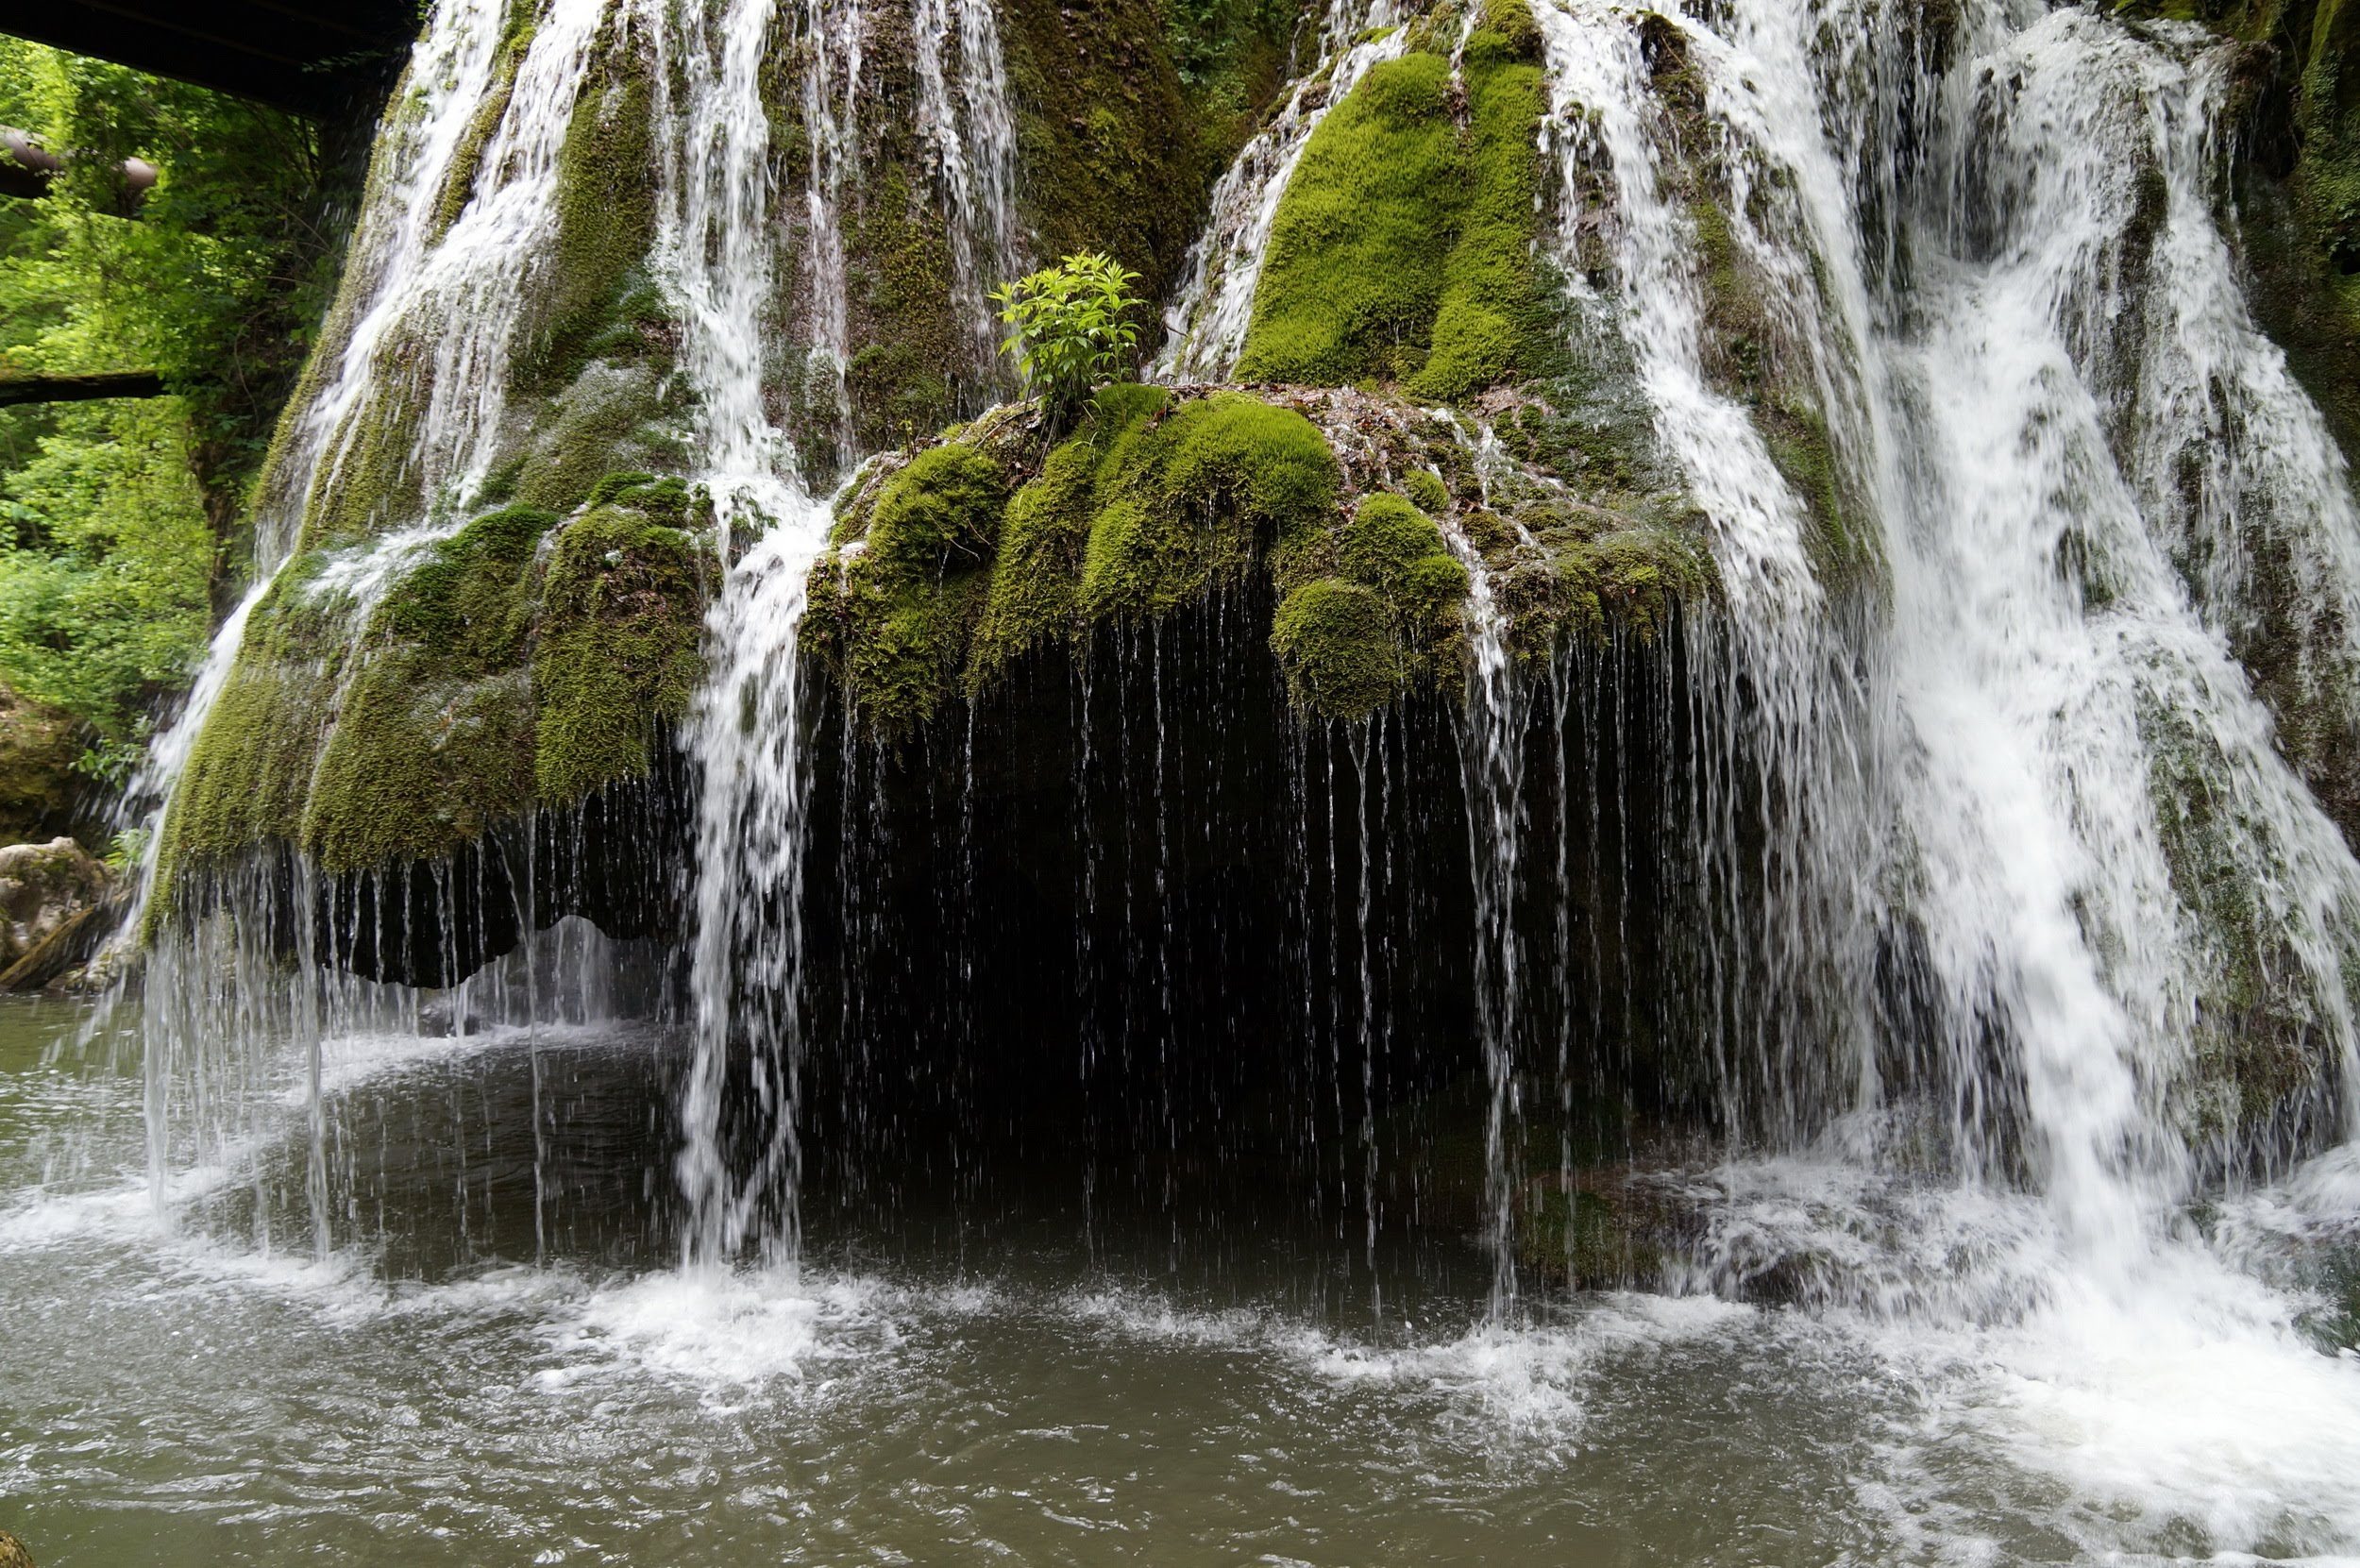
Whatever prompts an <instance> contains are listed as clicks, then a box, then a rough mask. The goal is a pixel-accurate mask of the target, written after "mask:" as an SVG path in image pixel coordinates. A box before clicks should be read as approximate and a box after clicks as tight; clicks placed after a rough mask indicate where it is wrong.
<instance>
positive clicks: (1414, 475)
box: [1401, 468, 1450, 514]
mask: <svg viewBox="0 0 2360 1568" xmlns="http://www.w3.org/2000/svg"><path fill="white" fill-rule="evenodd" d="M1401 492H1402V494H1403V495H1405V496H1407V497H1409V499H1410V501H1411V503H1412V504H1414V505H1415V506H1416V507H1417V508H1418V509H1419V510H1420V511H1421V512H1425V513H1429V514H1441V513H1443V512H1447V511H1449V510H1450V491H1449V490H1448V489H1446V488H1445V487H1444V486H1443V484H1442V481H1441V479H1439V478H1437V477H1436V476H1435V475H1433V474H1430V473H1428V472H1426V470H1424V469H1423V468H1412V469H1411V470H1409V472H1408V473H1407V474H1404V475H1403V476H1402V480H1401Z"/></svg>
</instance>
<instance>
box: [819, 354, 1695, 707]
mask: <svg viewBox="0 0 2360 1568" xmlns="http://www.w3.org/2000/svg"><path fill="white" fill-rule="evenodd" d="M1470 450H1471V447H1469V445H1468V444H1467V440H1466V438H1465V437H1464V436H1463V435H1461V434H1460V433H1458V430H1457V428H1456V427H1455V426H1451V425H1448V424H1443V423H1441V422H1438V421H1437V420H1435V419H1434V418H1433V417H1432V416H1431V415H1429V414H1426V413H1424V412H1422V411H1420V410H1417V409H1416V408H1414V407H1413V406H1411V405H1408V404H1406V403H1403V402H1401V401H1399V400H1398V399H1387V398H1384V397H1381V396H1374V395H1371V394H1366V393H1361V392H1357V391H1353V390H1349V389H1343V390H1336V391H1321V390H1315V389H1292V390H1286V391H1278V390H1268V391H1265V392H1263V393H1261V394H1258V395H1249V394H1246V393H1243V392H1239V391H1215V392H1211V393H1205V394H1179V393H1174V392H1172V391H1169V390H1166V389H1163V388H1157V387H1146V386H1130V385H1124V386H1114V387H1109V388H1106V389H1105V390H1104V391H1103V392H1101V393H1100V394H1099V395H1098V397H1097V399H1096V400H1095V403H1094V406H1093V409H1092V412H1091V414H1090V416H1089V417H1088V418H1087V419H1086V420H1085V421H1084V423H1083V425H1082V427H1081V429H1080V430H1078V431H1077V432H1076V433H1075V434H1074V435H1072V436H1071V437H1070V439H1067V440H1066V441H1064V442H1062V443H1059V444H1057V445H1054V446H1052V447H1048V448H1047V449H1046V450H1045V451H1044V450H1042V448H1041V446H1040V434H1039V426H1038V421H1037V415H1036V414H1035V413H1033V412H1032V411H1030V410H1028V409H1024V408H1017V409H1010V410H1003V411H1000V412H998V413H994V414H992V415H989V416H986V418H985V419H982V420H979V421H977V422H976V423H975V424H974V425H972V426H969V427H968V428H967V429H965V430H961V431H958V432H955V435H954V437H953V438H952V439H951V440H948V441H946V442H945V443H943V444H942V445H939V446H936V447H930V448H928V449H927V450H925V451H923V452H921V453H919V454H918V455H916V456H915V457H909V456H904V455H902V454H892V455H889V456H887V457H886V458H885V459H882V460H879V461H878V462H877V463H875V464H872V465H871V466H870V469H869V470H868V473H867V474H866V475H864V476H863V477H862V479H861V480H860V481H858V482H857V483H855V484H854V485H853V486H852V488H851V491H850V492H849V494H848V496H847V497H846V498H845V500H844V501H843V502H842V503H841V507H840V512H839V520H838V523H837V528H836V532H835V538H834V548H833V549H832V550H831V551H830V552H829V554H828V555H827V556H825V557H824V558H823V559H822V560H821V561H820V563H819V564H818V566H817V567H816V568H815V569H814V574H813V581H812V589H811V593H812V600H811V610H810V613H809V615H808V616H807V617H806V619H805V622H804V637H805V640H806V646H808V647H810V648H811V649H814V650H816V651H817V652H818V653H819V654H820V655H821V656H822V657H823V658H824V659H825V660H826V661H827V664H828V666H829V667H830V668H831V669H832V670H833V671H834V675H835V678H836V679H837V680H838V682H839V683H841V685H842V687H843V689H844V691H845V693H846V695H847V696H848V697H849V698H850V699H851V701H852V703H853V705H854V707H855V709H856V711H857V712H858V713H859V714H860V715H861V717H862V718H863V720H864V722H866V723H868V724H869V725H870V726H872V727H873V728H875V729H876V730H878V731H881V732H883V733H888V734H902V733H908V732H909V731H910V730H911V729H913V728H914V727H916V726H918V725H921V724H923V723H925V722H926V721H927V720H928V719H930V718H932V717H936V715H937V714H938V713H939V712H940V711H941V710H942V707H943V705H944V704H945V703H946V702H947V701H948V700H950V699H951V698H952V697H953V696H954V695H956V694H958V693H959V692H961V691H962V690H964V691H965V692H966V693H968V694H969V695H974V694H976V693H979V692H980V691H982V690H983V688H985V687H986V685H988V684H989V683H992V682H993V681H994V680H996V679H998V678H999V677H1000V676H1001V674H1002V673H1003V671H1005V670H1006V669H1007V668H1008V667H1009V666H1011V664H1013V663H1014V662H1015V661H1016V659H1017V658H1018V657H1019V656H1020V655H1022V654H1024V653H1026V652H1028V651H1031V650H1034V649H1038V648H1040V647H1042V646H1044V645H1059V644H1062V645H1066V646H1069V647H1078V646H1079V645H1080V643H1081V642H1082V640H1083V639H1084V638H1085V637H1086V636H1087V633H1088V632H1089V631H1090V629H1091V628H1092V627H1094V626H1097V625H1101V624H1104V623H1108V622H1118V623H1139V622H1146V621H1151V620H1155V619H1157V618H1160V617H1162V616H1166V615H1172V614H1173V613H1174V612H1177V611H1179V610H1182V609H1185V608H1187V607H1188V606H1191V605H1195V604H1198V603H1202V602H1204V601H1205V600H1206V599H1209V598H1211V597H1212V596H1214V595H1216V594H1218V593H1220V592H1222V591H1223V590H1224V589H1225V588H1228V587H1231V586H1237V585H1243V584H1248V583H1252V582H1262V583H1264V584H1266V585H1267V588H1268V591H1269V594H1270V599H1269V600H1268V602H1270V603H1271V604H1272V605H1273V607H1274V608H1273V615H1272V621H1271V627H1270V636H1271V646H1272V648H1273V651H1274V652H1275V653H1276V655H1277V657H1278V663H1279V667H1280V669H1281V670H1282V671H1283V672H1284V674H1285V676H1286V678H1287V682H1288V687H1289V693H1290V697H1291V698H1292V700H1293V702H1294V704H1295V706H1296V707H1297V709H1298V710H1299V711H1301V712H1303V713H1305V714H1306V715H1310V716H1315V717H1328V718H1343V719H1358V718H1362V717H1366V716H1367V715H1368V714H1369V713H1371V712H1372V711H1374V709H1376V708H1377V707H1380V706H1382V705H1383V704H1384V703H1386V702H1388V701H1390V700H1392V699H1393V698H1394V697H1395V696H1397V695H1398V694H1400V693H1402V692H1403V691H1405V690H1409V689H1414V688H1417V687H1421V686H1425V685H1429V684H1431V683H1434V682H1435V681H1437V680H1438V679H1441V678H1444V677H1447V676H1451V675H1454V674H1455V672H1456V671H1457V670H1458V667H1459V660H1460V659H1461V658H1462V656H1463V649H1464V646H1465V640H1466V629H1465V624H1464V609H1463V606H1464V604H1465V601H1466V599H1467V595H1468V590H1469V583H1470V574H1469V567H1468V565H1467V564H1466V562H1465V560H1462V555H1465V556H1468V557H1470V558H1473V559H1478V560H1480V561H1482V562H1483V563H1484V569H1485V570H1486V571H1487V572H1489V573H1490V574H1491V577H1492V588H1493V598H1494V599H1495V600H1496V601H1497V602H1498V603H1499V604H1500V605H1501V607H1502V609H1503V612H1504V613H1505V614H1507V615H1509V619H1510V621H1511V623H1512V624H1511V631H1512V635H1513V638H1514V640H1515V646H1517V648H1518V649H1520V650H1521V651H1524V652H1526V653H1530V654H1536V655H1537V654H1540V653H1542V652H1545V651H1546V650H1548V649H1553V648H1554V647H1555V646H1556V645H1557V643H1558V641H1559V639H1560V638H1562V637H1565V636H1570V635H1599V634H1603V633H1605V632H1608V631H1609V630H1610V629H1611V630H1615V631H1620V632H1627V633H1630V634H1634V635H1637V636H1639V637H1642V638H1650V637H1653V636H1655V635H1657V634H1658V633H1660V632H1661V631H1663V630H1664V629H1665V628H1666V627H1667V626H1668V625H1669V624H1670V623H1671V622H1672V620H1673V619H1674V617H1675V616H1676V615H1677V614H1678V613H1679V611H1680V607H1681V606H1682V605H1683V604H1684V603H1692V602H1699V601H1702V600H1704V599H1709V598H1710V597H1711V594H1712V592H1713V578H1712V572H1711V565H1710V560H1709V557H1707V556H1706V554H1705V553H1704V551H1703V549H1702V548H1701V545H1700V544H1699V542H1698V539H1697V537H1696V535H1695V533H1694V528H1693V526H1692V525H1691V524H1690V523H1689V522H1688V520H1686V519H1683V518H1680V517H1678V516H1676V515H1668V514H1667V515H1658V514H1654V513H1642V514H1627V513H1621V512H1616V511H1612V510H1610V509H1608V508H1605V507H1602V506H1595V505H1590V506H1584V505H1582V504H1580V503H1579V502H1577V501H1576V500H1574V499H1572V498H1571V497H1572V496H1573V494H1574V493H1573V492H1571V491H1569V490H1568V488H1567V487H1566V486H1565V485H1564V484H1563V483H1562V482H1561V481H1558V480H1557V479H1556V478H1555V476H1553V475H1551V474H1549V473H1547V472H1546V471H1544V470H1531V469H1526V468H1525V467H1522V466H1520V465H1517V464H1514V463H1513V461H1512V460H1504V459H1503V460H1497V461H1498V462H1499V463H1500V464H1502V466H1500V467H1499V469H1498V471H1497V472H1494V473H1492V474H1491V475H1490V476H1489V480H1488V485H1489V489H1490V491H1491V493H1492V496H1493V497H1494V498H1496V499H1497V501H1498V502H1499V504H1500V505H1502V506H1504V507H1506V508H1508V513H1507V514H1501V513H1498V512H1493V511H1491V510H1488V509H1486V508H1485V507H1484V506H1483V505H1482V499H1483V497H1484V495H1485V492H1486V483H1485V482H1478V481H1477V479H1476V477H1475V474H1474V472H1473V471H1472V469H1471V468H1470V467H1469V464H1470V463H1471V462H1472V461H1473V460H1472V459H1471V458H1470V456H1469V452H1470ZM1485 461H1487V462H1491V461H1493V460H1492V459H1488V458H1487V459H1486V460H1485ZM1445 472H1448V473H1451V474H1453V475H1455V476H1456V478H1457V480H1458V484H1457V485H1456V486H1454V484H1453V483H1452V482H1451V481H1448V480H1445V478H1444V477H1443V475H1444V473H1445ZM1412 497H1415V498H1414V499H1413V498H1412ZM1421 503H1423V504H1421ZM1446 524H1447V526H1448V528H1450V529H1451V530H1453V531H1457V532H1458V533H1459V534H1460V535H1462V536H1463V538H1464V539H1465V541H1466V543H1465V545H1464V547H1463V548H1454V546H1453V545H1452V544H1451V543H1450V542H1449V540H1448V539H1447V538H1446V535H1445V525H1446Z"/></svg>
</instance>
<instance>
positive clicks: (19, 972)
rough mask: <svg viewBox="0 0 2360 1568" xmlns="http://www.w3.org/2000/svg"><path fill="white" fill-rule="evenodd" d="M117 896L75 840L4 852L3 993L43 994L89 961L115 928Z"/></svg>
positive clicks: (0, 853)
mask: <svg viewBox="0 0 2360 1568" xmlns="http://www.w3.org/2000/svg"><path fill="white" fill-rule="evenodd" d="M113 890H114V888H113V882H112V879H111V878H110V876H109V875H108V873H107V868H105V867H103V866H101V865H100V864H99V863H98V862H97V861H95V860H93V859H92V858H91V856H90V853H89V851H85V850H84V849H83V848H82V847H81V845H79V844H77V843H76V842H75V841H74V840H73V839H71V838H57V839H52V840H51V841H50V842H48V843H46V844H11V845H9V846H8V847H7V848H6V849H0V990H7V991H30V990H39V989H41V988H42V986H47V985H49V984H50V983H52V982H53V981H57V980H59V979H60V978H62V977H64V976H65V975H66V974H67V973H68V971H69V970H72V969H76V968H77V967H78V966H79V965H81V964H82V963H83V962H85V961H86V960H87V959H88V958H89V957H90V955H91V953H93V952H94V951H95V950H96V949H97V946H98V944H99V942H100V941H101V940H102V939H103V938H104V937H105V936H106V935H107V933H108V931H109V930H110V929H111V926H112V917H113V916H114V913H115V911H114V905H113V902H112V901H111V897H110V895H111V894H112V892H113Z"/></svg>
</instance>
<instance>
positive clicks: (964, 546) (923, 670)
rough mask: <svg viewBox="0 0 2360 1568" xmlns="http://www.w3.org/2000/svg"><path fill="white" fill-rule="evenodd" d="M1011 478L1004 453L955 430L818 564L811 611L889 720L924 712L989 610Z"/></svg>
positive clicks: (910, 721)
mask: <svg viewBox="0 0 2360 1568" xmlns="http://www.w3.org/2000/svg"><path fill="white" fill-rule="evenodd" d="M1008 490H1009V486H1008V481H1007V478H1006V475H1005V472H1004V471H1003V467H1002V465H1001V462H1000V460H999V459H998V458H996V457H995V456H993V455H992V454H991V453H988V452H986V451H985V450H983V449H982V448H980V447H973V446H969V445H966V444H963V443H955V442H954V443H951V444H949V445H946V446H941V447H930V448H928V449H927V450H926V451H923V452H921V453H919V455H918V456H917V457H916V458H915V459H913V460H912V461H911V462H910V463H909V464H906V465H904V466H903V467H902V468H901V469H900V470H899V471H898V472H896V473H895V474H894V475H893V476H892V477H891V478H890V479H888V480H886V481H885V483H884V485H883V487H882V488H881V489H879V490H878V491H877V492H876V494H875V496H874V497H873V498H872V499H868V500H867V501H865V502H864V503H863V504H861V505H859V506H857V507H855V508H854V509H853V510H852V511H851V512H850V513H848V514H847V516H846V517H845V519H844V521H843V522H842V523H841V524H840V525H839V529H838V542H839V545H845V544H850V543H851V542H852V540H853V539H854V538H855V537H857V538H858V539H860V540H861V541H863V543H862V544H861V546H860V548H857V549H853V550H850V551H839V554H838V555H837V557H836V558H835V560H834V562H833V563H829V564H823V565H822V566H821V567H820V568H819V573H820V581H819V582H818V583H817V584H816V585H815V598H814V602H813V605H812V610H813V612H814V614H813V615H806V617H805V621H806V625H807V626H809V627H810V628H811V630H812V632H813V633H814V641H815V646H817V647H818V648H820V649H822V650H824V651H827V652H829V653H830V654H831V655H832V656H833V657H834V660H835V662H836V663H837V665H838V666H839V668H840V669H841V671H842V674H843V678H844V683H845V686H846V689H847V690H848V692H849V693H850V694H851V698H852V700H853V701H854V702H855V703H856V704H857V705H858V706H859V707H860V709H861V710H862V713H863V714H864V716H865V717H867V718H868V720H869V721H870V722H872V723H874V724H875V725H877V726H878V727H879V728H881V729H884V730H886V731H890V732H899V731H902V730H906V729H908V728H910V727H912V726H914V725H917V724H921V723H923V722H924V721H925V720H926V719H928V718H929V717H933V715H934V713H935V711H936V708H937V707H938V706H939V705H940V704H941V702H942V700H943V699H944V698H945V697H946V696H948V695H949V693H950V691H951V689H952V684H953V683H954V682H955V680H956V677H957V675H958V672H959V670H960V668H961V667H962V666H963V665H964V664H965V662H966V659H967V652H968V641H969V635H970V633H971V632H972V629H973V627H974V625H975V623H976V621H977V620H978V618H980V616H981V615H982V613H983V609H984V604H985V600H986V595H987V592H988V587H989V582H990V576H991V572H990V567H991V564H992V561H993V557H994V555H995V552H996V551H997V549H998V548H999V542H1000V534H1001V522H1002V514H1003V511H1004V510H1005V509H1006V507H1007V504H1008ZM815 617H816V618H815Z"/></svg>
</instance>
